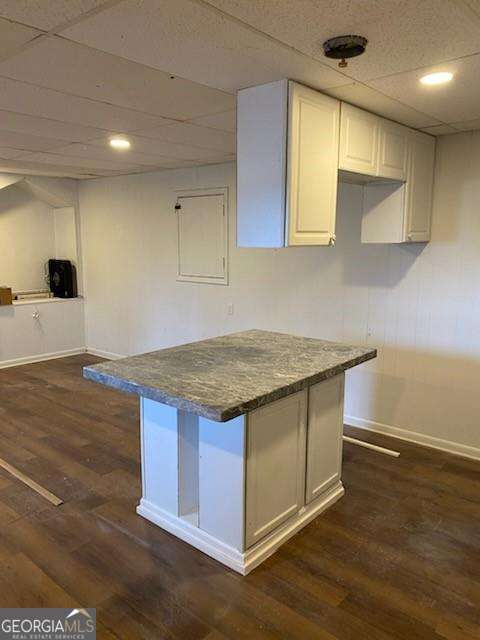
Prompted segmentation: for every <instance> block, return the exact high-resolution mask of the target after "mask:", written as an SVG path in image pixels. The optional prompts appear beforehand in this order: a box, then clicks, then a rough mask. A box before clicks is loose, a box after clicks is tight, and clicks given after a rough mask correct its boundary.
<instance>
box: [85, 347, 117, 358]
mask: <svg viewBox="0 0 480 640" xmlns="http://www.w3.org/2000/svg"><path fill="white" fill-rule="evenodd" d="M85 351H86V352H87V353H89V354H90V355H91V356H98V357H99V358H105V360H120V358H126V357H127V356H122V355H120V354H119V353H113V352H112V351H102V349H95V348H94V347H87V348H86V349H85Z"/></svg>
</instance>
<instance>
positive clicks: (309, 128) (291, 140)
mask: <svg viewBox="0 0 480 640" xmlns="http://www.w3.org/2000/svg"><path fill="white" fill-rule="evenodd" d="M339 126H340V103H339V102H338V100H335V99H333V98H330V97H328V96H325V95H323V94H321V93H319V92H318V91H314V90H313V89H309V88H307V87H304V86H302V85H299V84H297V83H295V82H292V81H287V80H282V81H279V82H273V83H271V84H268V85H262V86H259V87H253V88H251V89H245V90H243V91H240V92H239V95H238V119H237V136H238V145H237V244H238V245H239V246H242V247H284V246H293V245H309V244H310V245H311V244H314V245H328V244H332V243H333V242H334V240H335V213H336V203H337V178H338V175H337V172H338V142H339Z"/></svg>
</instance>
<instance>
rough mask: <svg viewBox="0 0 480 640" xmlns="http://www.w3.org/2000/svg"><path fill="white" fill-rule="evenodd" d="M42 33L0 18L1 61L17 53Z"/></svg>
mask: <svg viewBox="0 0 480 640" xmlns="http://www.w3.org/2000/svg"><path fill="white" fill-rule="evenodd" d="M39 34H40V31H37V30H36V29H31V28H30V27H25V26H23V25H21V24H15V23H14V22H9V21H8V20H3V19H2V18H0V59H2V58H5V57H6V56H9V55H11V54H13V53H15V52H16V51H17V49H18V48H19V47H21V46H22V45H24V44H26V43H27V42H29V41H30V40H33V38H36V37H37V36H38V35H39Z"/></svg>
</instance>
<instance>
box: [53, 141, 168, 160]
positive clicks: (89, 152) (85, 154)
mask: <svg viewBox="0 0 480 640" xmlns="http://www.w3.org/2000/svg"><path fill="white" fill-rule="evenodd" d="M55 154H60V155H65V156H71V157H75V158H84V159H85V164H87V165H88V162H89V161H90V160H101V161H106V162H113V163H118V164H128V165H147V166H150V165H157V164H158V163H159V162H161V161H167V160H168V158H166V157H162V156H159V155H155V156H152V155H148V154H145V153H138V152H136V151H132V150H131V149H129V150H128V151H115V150H114V149H112V148H111V147H110V146H109V145H108V141H107V140H105V142H104V144H103V145H102V146H97V145H93V144H81V143H75V144H69V145H67V146H65V147H60V148H58V149H55Z"/></svg>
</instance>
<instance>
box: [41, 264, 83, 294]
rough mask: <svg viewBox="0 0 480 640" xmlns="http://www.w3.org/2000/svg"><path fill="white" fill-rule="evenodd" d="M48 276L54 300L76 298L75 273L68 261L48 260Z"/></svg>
mask: <svg viewBox="0 0 480 640" xmlns="http://www.w3.org/2000/svg"><path fill="white" fill-rule="evenodd" d="M48 276H49V284H50V291H51V292H52V293H53V295H54V296H55V298H76V297H77V273H76V269H75V266H74V265H73V264H72V263H71V262H70V260H54V259H51V260H49V261H48Z"/></svg>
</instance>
